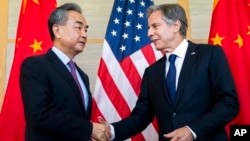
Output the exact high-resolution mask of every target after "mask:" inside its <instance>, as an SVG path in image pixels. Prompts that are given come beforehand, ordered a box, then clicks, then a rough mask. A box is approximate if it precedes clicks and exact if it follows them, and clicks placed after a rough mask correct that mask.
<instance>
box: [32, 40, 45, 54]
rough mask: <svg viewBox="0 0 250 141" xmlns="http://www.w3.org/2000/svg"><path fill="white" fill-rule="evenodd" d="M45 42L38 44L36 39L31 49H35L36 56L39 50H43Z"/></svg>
mask: <svg viewBox="0 0 250 141" xmlns="http://www.w3.org/2000/svg"><path fill="white" fill-rule="evenodd" d="M42 43H43V41H40V42H38V41H37V40H36V39H34V42H33V44H32V45H30V47H31V48H33V53H34V54H35V53H36V52H37V51H38V50H43V49H42V47H41V45H42Z"/></svg>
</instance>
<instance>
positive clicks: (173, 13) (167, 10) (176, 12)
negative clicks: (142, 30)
mask: <svg viewBox="0 0 250 141" xmlns="http://www.w3.org/2000/svg"><path fill="white" fill-rule="evenodd" d="M155 11H161V12H162V14H163V17H162V19H163V20H164V21H165V22H166V23H167V24H169V25H172V24H173V23H174V22H175V21H177V20H179V21H180V22H181V27H180V33H181V35H182V36H183V37H186V34H187V28H188V22H187V16H186V12H185V10H184V9H183V7H181V6H180V5H179V4H162V5H152V6H150V7H149V8H148V9H147V17H149V16H150V15H151V14H152V13H153V12H155Z"/></svg>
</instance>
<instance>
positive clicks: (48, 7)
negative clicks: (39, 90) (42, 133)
mask: <svg viewBox="0 0 250 141" xmlns="http://www.w3.org/2000/svg"><path fill="white" fill-rule="evenodd" d="M55 8H56V0H41V1H40V0H23V1H22V7H21V10H20V15H19V23H18V28H17V36H16V46H15V54H14V59H13V63H12V68H11V72H10V77H9V81H8V86H7V90H6V94H5V98H4V102H3V106H2V111H1V115H0V140H1V141H24V131H25V119H24V112H23V104H22V99H21V94H20V88H19V74H20V73H19V72H20V65H21V62H22V61H23V60H24V59H25V58H26V57H28V56H31V55H38V54H41V53H45V52H46V51H47V50H48V48H50V47H51V46H52V42H51V39H50V35H49V32H48V24H47V23H48V22H47V21H48V18H49V15H50V13H51V12H52V10H54V9H55Z"/></svg>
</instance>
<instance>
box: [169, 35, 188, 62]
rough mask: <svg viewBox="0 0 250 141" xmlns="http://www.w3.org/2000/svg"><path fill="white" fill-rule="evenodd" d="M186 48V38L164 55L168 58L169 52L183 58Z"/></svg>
mask: <svg viewBox="0 0 250 141" xmlns="http://www.w3.org/2000/svg"><path fill="white" fill-rule="evenodd" d="M187 48H188V41H187V40H186V39H184V40H183V41H182V42H181V43H180V44H179V45H178V46H177V47H176V49H175V50H174V51H173V53H166V57H167V58H168V57H169V55H171V54H175V55H176V56H177V57H181V58H184V57H185V54H186V52H187Z"/></svg>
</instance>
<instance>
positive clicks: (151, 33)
mask: <svg viewBox="0 0 250 141" xmlns="http://www.w3.org/2000/svg"><path fill="white" fill-rule="evenodd" d="M152 36H153V31H152V29H151V28H148V37H152Z"/></svg>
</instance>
